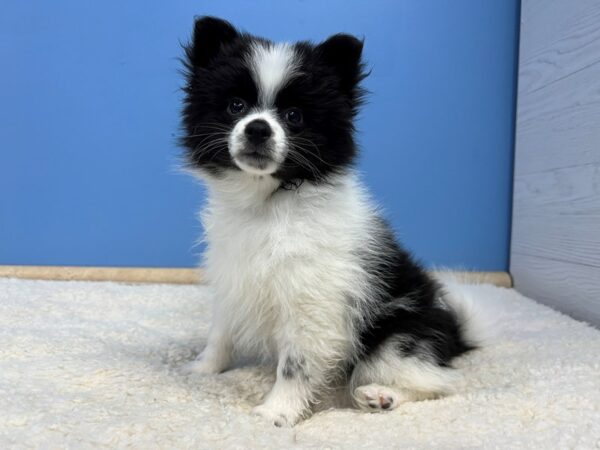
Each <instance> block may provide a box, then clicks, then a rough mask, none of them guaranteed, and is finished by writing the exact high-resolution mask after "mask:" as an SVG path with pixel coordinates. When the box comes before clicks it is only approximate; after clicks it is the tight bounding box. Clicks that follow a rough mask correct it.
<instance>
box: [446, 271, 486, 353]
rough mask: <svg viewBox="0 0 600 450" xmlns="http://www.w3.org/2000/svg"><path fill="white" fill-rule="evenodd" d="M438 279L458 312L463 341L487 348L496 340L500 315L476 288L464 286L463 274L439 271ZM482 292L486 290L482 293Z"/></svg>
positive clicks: (448, 299)
mask: <svg viewBox="0 0 600 450" xmlns="http://www.w3.org/2000/svg"><path fill="white" fill-rule="evenodd" d="M435 278H436V279H437V280H438V281H439V282H440V283H441V284H442V285H443V292H444V295H443V299H444V302H445V303H446V304H447V305H448V306H449V307H450V309H452V310H453V311H454V313H455V314H456V317H457V319H458V323H459V326H460V332H461V337H462V340H463V341H464V343H465V344H467V345H468V346H470V347H483V346H485V345H488V344H490V343H491V342H492V341H493V340H494V339H495V337H496V334H497V333H496V330H497V326H496V322H497V319H496V317H497V315H496V314H495V313H494V308H493V307H491V305H490V304H489V302H486V299H485V298H481V297H482V296H481V294H480V293H479V295H477V294H478V291H477V289H476V287H474V286H472V285H468V284H465V283H464V280H461V278H460V275H455V274H453V273H451V272H443V271H442V272H437V273H436V275H435ZM479 292H482V291H479Z"/></svg>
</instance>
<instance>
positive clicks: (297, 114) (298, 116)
mask: <svg viewBox="0 0 600 450" xmlns="http://www.w3.org/2000/svg"><path fill="white" fill-rule="evenodd" d="M285 120H287V121H288V122H289V123H291V124H292V125H299V124H301V123H302V111H300V110H299V109H298V108H290V109H288V110H287V111H286V112H285Z"/></svg>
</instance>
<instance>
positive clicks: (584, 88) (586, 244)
mask: <svg viewBox="0 0 600 450" xmlns="http://www.w3.org/2000/svg"><path fill="white" fill-rule="evenodd" d="M521 15H522V17H521V42H520V56H519V90H518V104H517V135H516V139H515V145H516V148H515V179H514V202H513V225H512V242H511V264H510V271H511V274H512V276H513V279H514V283H515V287H516V288H517V289H518V290H520V291H521V292H523V293H524V294H526V295H529V296H531V297H533V298H536V299H538V300H540V301H542V302H545V303H547V304H549V305H551V306H553V307H555V308H557V309H560V310H562V311H564V312H566V313H568V314H571V315H572V316H574V317H576V318H579V319H582V320H587V321H589V322H591V323H594V324H596V325H600V1H598V0H522V6H521Z"/></svg>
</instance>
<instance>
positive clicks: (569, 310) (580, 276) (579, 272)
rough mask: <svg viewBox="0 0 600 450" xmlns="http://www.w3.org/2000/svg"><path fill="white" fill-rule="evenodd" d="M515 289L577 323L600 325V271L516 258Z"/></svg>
mask: <svg viewBox="0 0 600 450" xmlns="http://www.w3.org/2000/svg"><path fill="white" fill-rule="evenodd" d="M514 256H515V257H514V259H513V261H512V263H511V269H513V270H514V274H513V282H514V283H515V287H516V289H517V290H518V291H519V292H521V293H523V294H524V295H526V296H528V297H531V298H533V299H535V300H537V301H539V302H540V303H544V304H546V305H548V306H551V307H553V308H555V309H558V310H559V311H562V312H564V313H566V314H569V315H570V316H572V317H574V318H575V319H578V320H584V321H586V322H588V323H592V324H595V325H600V308H598V298H600V283H599V282H598V273H599V271H598V268H597V267H590V266H585V265H582V264H572V263H569V262H565V261H556V260H552V259H548V258H538V257H537V256H530V255H522V254H520V253H515V254H514Z"/></svg>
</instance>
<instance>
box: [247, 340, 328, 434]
mask: <svg viewBox="0 0 600 450" xmlns="http://www.w3.org/2000/svg"><path fill="white" fill-rule="evenodd" d="M322 378H323V376H322V373H320V371H319V369H318V368H317V367H315V366H314V364H311V362H310V360H309V359H308V358H307V356H305V355H304V354H303V353H302V352H300V351H298V350H295V349H292V348H288V349H286V350H284V351H283V352H281V353H280V355H279V362H278V364H277V379H276V381H275V385H274V386H273V388H272V390H271V392H269V394H268V395H267V397H266V399H265V401H264V403H263V404H262V405H259V406H257V407H256V408H254V411H253V412H254V413H255V414H258V415H260V416H262V417H265V418H266V419H267V420H269V421H272V422H273V424H274V425H276V426H292V425H294V424H295V423H296V422H298V420H300V418H301V417H302V416H303V415H304V414H305V413H306V412H307V411H308V409H309V407H310V403H311V401H312V399H313V396H314V394H315V391H316V389H317V387H318V385H319V382H320V380H322Z"/></svg>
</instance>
